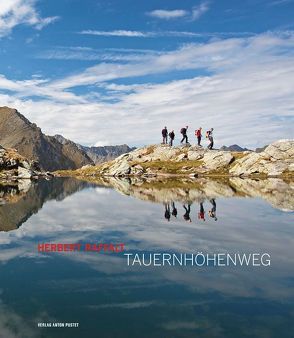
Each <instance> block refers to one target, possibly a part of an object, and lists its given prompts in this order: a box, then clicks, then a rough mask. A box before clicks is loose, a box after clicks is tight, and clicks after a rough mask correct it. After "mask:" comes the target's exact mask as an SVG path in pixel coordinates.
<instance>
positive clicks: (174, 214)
mask: <svg viewBox="0 0 294 338" xmlns="http://www.w3.org/2000/svg"><path fill="white" fill-rule="evenodd" d="M171 206H172V209H173V210H172V215H173V216H174V217H177V215H178V209H177V208H176V206H175V202H172V203H171Z"/></svg>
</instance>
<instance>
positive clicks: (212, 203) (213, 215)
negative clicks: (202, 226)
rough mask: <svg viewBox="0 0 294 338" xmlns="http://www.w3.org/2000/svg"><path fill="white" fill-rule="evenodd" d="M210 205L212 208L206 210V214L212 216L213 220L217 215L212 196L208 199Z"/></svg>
mask: <svg viewBox="0 0 294 338" xmlns="http://www.w3.org/2000/svg"><path fill="white" fill-rule="evenodd" d="M209 202H210V203H211V205H212V208H211V210H209V211H208V215H209V216H210V217H211V218H213V219H214V220H215V221H217V217H216V202H215V199H214V198H212V199H211V200H210V201H209Z"/></svg>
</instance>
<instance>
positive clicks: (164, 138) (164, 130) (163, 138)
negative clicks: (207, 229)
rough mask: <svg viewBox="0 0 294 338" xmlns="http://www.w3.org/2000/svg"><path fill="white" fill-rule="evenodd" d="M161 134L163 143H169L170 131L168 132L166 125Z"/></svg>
mask: <svg viewBox="0 0 294 338" xmlns="http://www.w3.org/2000/svg"><path fill="white" fill-rule="evenodd" d="M161 134H162V143H163V144H167V134H168V132H167V128H166V127H164V128H163V129H162V131H161Z"/></svg>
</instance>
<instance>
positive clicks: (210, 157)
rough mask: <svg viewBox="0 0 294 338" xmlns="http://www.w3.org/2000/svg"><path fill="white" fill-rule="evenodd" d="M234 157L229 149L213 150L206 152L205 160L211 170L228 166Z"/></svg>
mask: <svg viewBox="0 0 294 338" xmlns="http://www.w3.org/2000/svg"><path fill="white" fill-rule="evenodd" d="M233 159H234V157H233V155H232V154H231V153H230V152H228V151H219V150H211V151H208V152H206V153H205V154H204V157H203V162H204V164H205V166H206V167H207V168H208V169H210V170H218V169H221V168H225V167H227V166H228V165H229V164H230V163H231V162H232V161H233Z"/></svg>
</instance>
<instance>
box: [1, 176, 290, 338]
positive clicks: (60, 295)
mask: <svg viewBox="0 0 294 338" xmlns="http://www.w3.org/2000/svg"><path fill="white" fill-rule="evenodd" d="M118 192H119V193H118ZM250 197H252V198H250ZM0 203H1V205H0V217H1V223H0V226H1V230H2V231H0V262H1V264H0V276H1V278H0V337H1V338H2V336H3V337H5V338H6V337H12V338H19V337H21V338H39V337H44V338H59V337H62V338H69V337H70V338H79V337H86V336H91V337H109V338H115V337H122V338H137V337H141V338H162V337H175V338H194V337H201V338H202V337H203V338H206V337H209V338H211V337H212V338H213V337H216V338H219V337H220V338H224V337H225V338H227V337H229V338H235V337H238V338H239V337H240V338H243V337H244V338H245V337H250V338H251V337H254V338H260V337H261V338H263V337H264V338H268V337H283V338H286V337H289V338H290V337H291V338H292V337H293V332H294V326H293V325H294V321H293V313H294V275H293V271H294V258H293V257H294V256H293V247H294V228H293V224H294V217H293V216H294V215H293V213H291V212H288V211H290V210H293V184H292V183H291V182H284V181H282V180H279V179H271V180H266V181H263V180H241V179H230V180H207V179H191V180H190V179H183V180H143V181H142V180H129V179H113V178H108V179H103V180H100V181H99V182H93V183H87V182H83V181H77V180H75V179H71V178H66V179H63V178H57V179H53V180H50V181H37V182H30V181H23V182H20V183H19V184H15V185H11V186H5V187H1V193H0ZM285 211H287V212H285ZM204 219H205V221H204ZM168 220H169V221H168ZM39 242H41V243H48V242H51V243H78V242H79V243H125V247H126V250H127V252H131V253H135V252H137V253H139V254H142V253H162V252H170V253H197V252H203V253H204V254H205V253H223V252H227V253H231V254H233V253H238V252H240V253H243V252H244V253H253V252H259V253H264V252H267V253H269V254H270V256H271V266H269V267H260V268H258V267H252V266H248V267H247V266H245V267H244V266H242V267H241V266H236V267H210V266H206V267H199V268H197V267H194V266H193V267H180V266H175V267H160V268H159V267H152V266H150V267H143V266H142V267H140V266H137V265H136V266H127V264H126V259H125V257H124V256H123V255H122V254H108V253H106V254H103V253H100V254H98V253H90V252H89V253H86V252H72V253H69V252H67V253H48V254H46V253H38V252H37V243H39ZM52 321H56V322H79V323H80V327H79V328H78V329H64V330H63V329H60V328H59V329H49V328H48V329H40V328H38V327H37V323H38V322H52Z"/></svg>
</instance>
